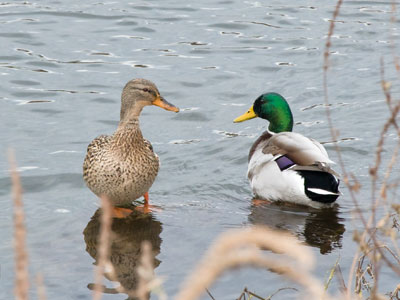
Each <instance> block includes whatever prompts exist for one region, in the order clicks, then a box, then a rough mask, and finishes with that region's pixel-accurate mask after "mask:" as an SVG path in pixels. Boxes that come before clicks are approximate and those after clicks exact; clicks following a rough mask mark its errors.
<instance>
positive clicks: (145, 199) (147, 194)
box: [143, 192, 149, 208]
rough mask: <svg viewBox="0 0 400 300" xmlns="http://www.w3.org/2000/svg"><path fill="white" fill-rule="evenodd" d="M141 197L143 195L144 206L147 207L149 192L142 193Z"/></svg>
mask: <svg viewBox="0 0 400 300" xmlns="http://www.w3.org/2000/svg"><path fill="white" fill-rule="evenodd" d="M143 197H144V206H145V207H147V208H148V207H149V192H146V193H145V194H144V195H143Z"/></svg>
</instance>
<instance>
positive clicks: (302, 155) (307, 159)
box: [262, 132, 334, 166]
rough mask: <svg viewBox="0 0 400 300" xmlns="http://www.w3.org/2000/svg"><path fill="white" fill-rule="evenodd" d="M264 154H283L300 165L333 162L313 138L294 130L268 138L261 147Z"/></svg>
mask: <svg viewBox="0 0 400 300" xmlns="http://www.w3.org/2000/svg"><path fill="white" fill-rule="evenodd" d="M262 152H263V153H264V154H272V155H273V156H275V155H285V156H287V157H288V158H290V159H291V160H292V161H293V162H294V163H295V164H297V165H301V166H309V165H315V164H318V163H321V164H328V165H329V164H334V162H333V161H331V160H330V159H329V157H328V154H327V152H326V150H325V149H324V147H323V146H322V145H321V144H320V143H318V142H317V141H315V140H312V139H309V138H307V137H305V136H303V135H301V134H299V133H295V132H281V133H277V134H274V135H273V136H271V137H270V138H269V139H268V142H267V143H266V145H265V146H264V147H263V150H262Z"/></svg>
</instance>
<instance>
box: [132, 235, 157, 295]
mask: <svg viewBox="0 0 400 300" xmlns="http://www.w3.org/2000/svg"><path fill="white" fill-rule="evenodd" d="M141 248H142V249H141V250H142V255H141V257H140V265H139V266H138V268H137V270H136V272H137V273H138V275H139V281H138V286H137V290H136V295H137V297H138V298H139V300H147V299H148V294H149V291H150V289H149V286H148V285H149V283H150V282H151V280H152V279H153V278H154V266H153V259H154V257H153V255H152V251H151V250H152V248H151V244H150V242H148V241H144V242H143V243H142V245H141Z"/></svg>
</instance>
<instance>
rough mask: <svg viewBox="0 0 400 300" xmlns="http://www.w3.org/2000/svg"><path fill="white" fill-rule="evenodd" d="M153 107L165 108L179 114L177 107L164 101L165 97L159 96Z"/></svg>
mask: <svg viewBox="0 0 400 300" xmlns="http://www.w3.org/2000/svg"><path fill="white" fill-rule="evenodd" d="M153 105H156V106H159V107H161V108H164V109H166V110H170V111H174V112H178V111H179V108H178V107H176V106H175V105H173V104H171V103H169V102H168V101H167V100H165V99H164V97H162V96H159V97H158V98H157V99H156V100H154V101H153Z"/></svg>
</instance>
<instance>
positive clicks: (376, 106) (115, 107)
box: [0, 0, 399, 300]
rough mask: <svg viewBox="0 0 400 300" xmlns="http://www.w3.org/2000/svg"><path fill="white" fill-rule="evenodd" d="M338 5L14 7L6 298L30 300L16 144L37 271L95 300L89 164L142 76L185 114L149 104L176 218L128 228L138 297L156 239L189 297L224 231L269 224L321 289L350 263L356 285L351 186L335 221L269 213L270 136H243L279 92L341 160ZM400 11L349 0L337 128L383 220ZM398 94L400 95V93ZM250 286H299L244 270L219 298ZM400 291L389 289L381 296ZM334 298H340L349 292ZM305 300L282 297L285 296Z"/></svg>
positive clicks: (1, 283) (0, 14)
mask: <svg viewBox="0 0 400 300" xmlns="http://www.w3.org/2000/svg"><path fill="white" fill-rule="evenodd" d="M264 2H265V1H264ZM323 2H324V3H322V2H321V1H306V2H304V1H302V4H301V5H300V2H298V1H287V2H282V1H267V2H265V3H263V2H255V1H233V0H232V1H230V0H225V1H198V2H191V3H190V4H188V3H187V2H184V1H173V0H166V1H151V2H135V1H133V2H126V1H118V0H117V1H110V2H101V1H74V0H71V1H47V0H44V1H38V2H20V1H12V2H3V3H0V24H1V26H0V41H1V50H0V76H1V77H0V78H1V83H2V84H1V93H0V103H1V110H0V113H1V120H2V124H3V126H2V127H1V129H0V136H1V141H2V142H1V145H0V153H1V155H0V157H1V160H0V204H1V206H2V209H1V211H2V212H1V213H0V226H1V228H2V230H1V231H0V237H1V240H2V243H1V245H0V253H1V258H0V264H1V277H0V298H1V299H9V298H10V295H12V290H13V278H14V273H13V271H12V270H13V250H12V232H13V228H12V203H11V197H10V179H9V171H8V170H9V165H8V163H7V159H6V152H7V148H8V147H13V148H14V149H15V152H16V156H17V161H18V166H19V170H20V172H21V173H20V174H21V177H22V181H23V187H24V205H25V210H26V223H27V228H28V249H29V259H30V266H31V267H30V270H31V274H36V273H38V272H41V273H42V274H43V276H44V281H45V285H46V288H47V294H48V298H49V299H91V291H90V287H91V284H92V283H93V263H94V262H95V258H94V257H95V253H96V244H95V242H94V241H95V240H96V235H97V232H98V224H99V223H98V213H96V211H97V209H98V205H99V201H98V199H97V198H96V197H95V196H94V195H93V194H92V193H91V192H90V191H89V190H88V189H87V188H86V187H85V185H84V182H83V180H82V161H83V158H84V156H85V151H86V146H87V144H88V143H89V142H90V141H91V140H92V139H93V138H94V137H96V136H98V135H99V134H110V133H112V132H113V131H114V130H115V128H116V126H117V124H118V121H119V108H120V93H121V90H122V87H123V86H124V84H125V83H126V82H127V81H128V80H130V79H132V78H137V77H143V78H147V79H150V80H152V81H153V82H155V83H156V84H157V86H158V87H159V90H160V91H161V93H162V94H163V95H164V97H165V98H166V99H168V101H170V102H172V103H173V104H175V105H177V106H179V107H180V108H181V112H180V113H179V114H174V113H171V112H167V111H165V110H162V109H159V108H157V107H147V108H145V109H144V111H143V113H142V116H141V128H142V131H143V134H144V136H145V137H146V138H147V139H149V140H150V141H151V142H152V144H153V147H154V149H155V151H156V152H157V153H158V155H159V156H160V158H161V162H162V164H161V170H160V173H159V175H158V177H157V180H156V182H155V183H154V185H153V187H152V188H151V190H150V199H151V201H152V203H153V204H156V205H158V206H161V207H162V211H161V212H156V213H154V214H152V215H149V216H146V217H143V216H142V217H140V216H136V215H134V216H131V217H130V218H128V219H127V220H124V221H120V222H118V223H115V224H114V227H113V231H114V233H115V234H114V238H113V241H112V243H113V244H112V245H114V246H115V247H114V248H115V249H116V250H115V251H114V252H113V258H114V259H115V260H114V261H118V262H119V264H117V265H116V269H117V273H118V275H119V276H120V277H119V278H120V280H121V283H122V284H123V285H127V287H130V285H134V284H135V282H136V278H135V275H134V273H133V269H134V267H135V265H136V263H137V251H138V249H139V248H138V247H139V245H140V242H141V241H142V240H146V239H147V240H150V241H151V242H152V244H153V247H154V249H155V251H156V253H157V254H158V255H157V268H156V270H155V271H156V273H157V275H160V276H162V277H164V278H165V282H164V288H165V290H166V292H167V293H168V294H169V295H174V294H175V293H176V292H177V290H178V288H179V286H180V283H181V282H182V280H183V279H184V278H185V276H186V275H187V274H188V273H189V272H190V270H192V268H193V267H194V266H195V264H196V263H197V262H198V260H199V259H200V257H201V256H202V254H203V252H204V251H205V250H206V249H207V248H208V246H209V245H210V244H211V243H212V241H213V240H214V239H215V238H216V236H217V235H218V234H219V233H221V232H222V231H225V230H226V229H229V228H240V227H244V226H248V225H250V224H260V223H261V224H267V225H269V226H271V227H274V228H281V229H286V230H289V231H290V232H292V233H294V234H295V235H297V236H298V237H299V238H300V239H301V240H302V241H304V242H306V243H307V244H308V245H309V247H310V248H311V249H312V251H313V252H314V254H315V255H316V258H317V262H318V263H317V267H316V270H315V274H316V276H317V277H318V278H320V279H321V280H323V279H324V278H326V277H327V273H328V272H329V270H330V268H331V267H332V266H333V264H334V262H335V261H336V259H337V258H338V257H340V265H341V269H342V272H343V274H348V272H349V269H350V265H351V261H352V258H353V255H354V253H355V250H356V249H357V248H356V245H355V244H354V242H353V241H352V235H353V231H354V230H355V228H357V227H358V226H359V222H358V220H357V219H356V218H354V216H353V215H352V213H351V212H352V211H353V208H354V207H353V204H352V202H351V201H350V198H349V195H348V192H347V191H346V189H345V188H344V187H342V190H343V194H344V195H343V196H342V197H340V198H339V199H338V205H339V206H338V208H337V209H336V210H334V211H332V210H329V211H323V212H316V211H311V210H308V209H303V208H291V207H281V206H274V205H273V206H269V207H264V206H261V207H254V206H252V205H251V198H252V196H251V191H250V188H249V186H248V182H247V179H246V170H247V152H248V149H249V148H250V146H251V144H252V142H253V141H254V140H255V139H256V137H257V136H258V135H259V134H260V133H261V132H262V131H263V130H264V129H265V128H266V124H267V123H266V122H265V121H263V120H260V119H257V120H252V121H249V122H246V123H240V124H234V123H233V122H232V120H233V119H234V118H235V117H237V116H238V115H240V114H242V113H243V112H244V111H245V110H246V109H247V108H248V107H249V106H250V105H251V104H252V102H253V101H254V99H255V98H256V97H258V96H259V95H260V94H261V93H262V92H266V91H275V92H279V93H281V94H282V95H284V96H285V97H286V98H287V99H288V101H289V103H290V105H291V107H292V110H293V114H294V117H295V131H297V132H300V133H303V134H305V135H308V136H311V137H313V138H315V139H317V140H320V141H322V142H325V143H326V144H325V146H326V148H327V150H328V152H329V153H330V155H331V157H332V159H333V160H336V159H337V155H336V154H335V151H334V147H333V144H332V143H331V137H330V133H329V128H328V124H327V120H326V115H325V108H324V105H323V102H324V100H323V88H322V58H323V51H324V45H325V40H326V33H327V31H328V26H329V19H330V18H331V16H332V13H333V9H334V5H335V3H334V1H330V3H329V4H327V3H325V2H326V1H323ZM283 3H287V4H283ZM390 9H391V8H390V2H373V1H346V2H345V3H344V5H343V7H342V11H341V13H340V16H339V18H338V22H336V23H335V34H334V36H333V38H332V43H333V46H332V49H331V56H330V59H331V70H330V72H329V80H328V87H329V97H330V98H329V99H330V102H331V114H332V118H333V121H334V124H335V127H336V128H337V129H338V130H339V132H340V138H341V141H340V146H341V148H342V151H343V152H342V154H343V159H344V162H345V164H346V167H347V168H348V170H349V171H350V172H353V173H354V174H355V175H357V176H358V178H359V180H360V183H361V185H362V187H363V189H362V190H361V192H360V199H361V205H362V207H365V208H366V209H367V208H368V207H369V205H370V196H369V195H370V192H369V185H370V179H369V177H368V168H369V166H370V165H371V164H372V161H373V155H374V154H373V153H374V149H375V145H376V143H377V140H378V136H379V132H380V130H381V127H382V125H383V123H384V121H385V118H386V117H387V116H388V111H387V107H386V104H385V103H384V96H383V94H382V92H381V88H380V62H379V60H380V58H381V57H382V56H384V57H385V65H386V67H387V71H386V77H387V78H388V79H393V78H394V76H395V74H394V73H393V71H392V69H393V68H390V66H391V48H390V41H391V40H393V41H394V42H397V41H398V34H397V33H398V25H399V23H398V22H395V23H394V24H393V23H392V24H391V23H390ZM391 28H392V30H391ZM391 34H392V35H391ZM392 93H393V95H398V88H396V87H395V86H394V87H393V88H392ZM388 141H389V143H394V142H393V138H392V137H389V138H388ZM395 171H398V170H395ZM389 275H390V274H388V275H387V276H389ZM345 276H346V275H345ZM383 276H386V275H385V274H383ZM388 278H390V276H389V277H388ZM105 284H106V286H107V288H108V290H107V291H108V293H109V294H106V295H104V299H126V295H124V294H115V290H114V289H113V288H114V287H115V285H114V284H113V283H112V282H110V281H108V280H106V282H105ZM244 286H248V287H249V289H251V290H254V291H255V292H257V293H258V294H260V295H264V296H267V295H269V294H271V293H273V292H274V291H276V290H277V289H278V288H280V287H287V286H293V284H292V283H290V282H288V281H286V280H284V279H282V278H281V277H279V276H278V275H276V274H273V273H271V272H269V271H263V270H252V269H244V270H240V271H234V272H232V273H229V274H226V275H224V276H223V277H222V278H221V279H219V280H218V282H217V283H216V284H215V285H214V286H213V287H212V288H211V289H210V291H211V292H212V294H213V295H214V296H215V298H216V299H218V300H223V299H227V300H228V299H236V298H237V297H238V296H239V295H240V292H241V291H242V289H243V287H244ZM393 286H394V284H393V282H392V281H391V280H383V282H382V285H381V288H382V290H383V291H389V290H391V289H392V288H393ZM331 289H332V291H336V290H337V284H336V282H332V286H331ZM34 293H35V291H34V287H32V294H34ZM295 296H297V293H295V292H293V291H286V292H282V297H286V298H285V299H289V298H291V297H292V298H293V297H295ZM152 298H154V299H156V298H157V297H156V296H152ZM204 299H207V297H206V296H204ZM281 299H282V298H281Z"/></svg>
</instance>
